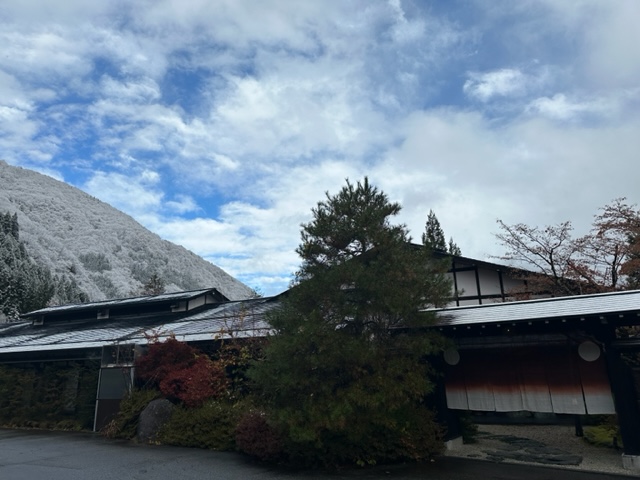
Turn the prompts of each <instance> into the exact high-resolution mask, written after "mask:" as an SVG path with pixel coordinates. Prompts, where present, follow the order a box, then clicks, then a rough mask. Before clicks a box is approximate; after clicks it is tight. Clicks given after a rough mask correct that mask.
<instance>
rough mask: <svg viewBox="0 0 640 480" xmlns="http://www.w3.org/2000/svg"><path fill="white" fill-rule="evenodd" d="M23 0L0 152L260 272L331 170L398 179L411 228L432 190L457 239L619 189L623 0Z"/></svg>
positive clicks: (482, 248) (304, 216)
mask: <svg viewBox="0 0 640 480" xmlns="http://www.w3.org/2000/svg"><path fill="white" fill-rule="evenodd" d="M41 3H42V2H36V1H35V0H23V1H21V2H4V3H3V4H2V5H0V16H2V18H3V19H6V21H5V22H3V23H2V25H0V41H1V42H2V45H3V52H2V55H0V158H5V159H7V160H8V161H10V162H12V163H16V164H22V165H26V166H31V167H36V168H38V169H39V170H40V171H48V172H50V173H51V174H53V175H56V168H59V170H58V175H59V176H60V177H63V178H77V177H76V175H77V174H80V175H89V179H88V180H82V179H81V180H78V181H79V182H82V183H83V187H84V188H85V189H86V190H87V191H89V192H90V193H91V194H93V195H94V196H96V197H98V198H101V199H103V200H105V201H108V202H109V203H111V204H113V205H114V206H116V207H118V208H120V209H122V210H124V211H126V212H127V213H129V214H131V215H133V216H134V217H135V218H136V219H138V220H139V221H141V222H142V223H144V224H145V225H146V226H147V227H149V228H151V229H152V230H154V231H156V232H157V233H159V234H161V235H162V236H163V237H164V238H167V239H170V240H173V241H176V242H178V243H181V244H183V245H186V246H188V247H190V248H192V249H193V250H194V251H196V252H197V253H199V254H201V255H203V256H205V257H206V258H208V259H210V260H212V261H214V263H217V264H219V265H220V266H222V267H223V268H225V269H227V270H228V271H230V272H231V273H234V274H236V275H238V276H240V277H241V278H243V279H247V281H249V280H250V281H251V282H254V281H255V282H257V283H258V284H262V285H268V287H267V288H269V289H276V287H277V286H278V285H279V286H281V287H283V288H284V287H286V285H285V283H286V282H288V279H289V276H290V274H291V272H293V271H295V269H296V267H297V265H298V258H297V256H296V254H295V252H294V250H295V248H296V246H297V244H298V241H299V230H300V223H302V222H306V221H309V219H310V216H311V208H312V207H313V206H314V205H315V204H316V202H317V201H319V200H323V199H324V193H325V191H329V192H330V193H336V192H337V191H338V190H339V189H340V188H341V187H342V186H343V184H344V179H345V178H347V177H348V178H350V179H351V180H353V181H357V180H360V179H361V178H362V177H363V176H364V175H368V176H369V177H370V179H371V181H372V182H374V183H375V184H376V185H378V186H379V187H380V188H381V189H382V190H384V191H385V192H386V193H388V194H389V196H390V197H391V199H392V200H397V201H400V202H401V203H402V204H403V206H404V209H403V213H402V216H401V218H400V219H399V220H401V221H403V222H406V223H407V224H408V225H409V226H410V228H411V230H412V233H413V236H414V238H416V239H419V237H420V234H421V232H422V229H423V228H424V221H425V220H426V214H427V213H428V211H429V209H430V208H433V209H434V210H435V211H436V214H437V215H438V217H439V219H440V221H441V223H442V224H443V226H444V228H445V233H446V234H447V235H448V236H449V235H452V236H454V238H455V240H456V241H457V242H458V243H459V244H460V246H461V247H462V249H463V253H465V254H469V255H471V256H479V257H483V256H484V255H485V254H486V253H489V252H490V251H492V250H493V251H494V252H495V248H496V246H495V241H494V239H493V237H492V236H491V232H492V231H495V223H494V221H495V218H497V217H500V218H503V219H505V221H509V222H520V221H523V222H529V223H538V224H542V223H553V222H555V221H561V220H565V219H576V218H580V219H582V220H583V221H588V220H590V215H591V214H592V213H593V212H594V211H595V209H596V208H597V207H598V206H600V205H602V204H604V203H606V202H608V201H609V200H611V199H612V198H615V197H618V196H622V195H627V196H629V197H630V199H631V201H640V198H637V195H636V198H634V195H635V190H634V189H633V188H634V186H633V179H634V178H637V176H638V174H640V172H638V171H637V168H638V167H636V163H637V162H636V159H635V158H634V154H635V152H637V151H638V140H637V139H636V138H637V134H635V132H636V131H637V129H638V124H639V122H640V121H639V114H638V112H639V111H640V109H639V108H638V107H640V94H639V90H638V87H637V85H640V80H639V79H640V69H639V67H638V65H640V62H639V60H638V55H639V53H638V49H637V48H635V45H636V44H638V43H640V39H638V35H640V33H638V32H640V30H639V29H637V28H635V26H634V24H633V21H634V19H635V18H636V17H638V15H637V10H638V8H639V7H638V3H637V2H634V1H633V0H631V1H627V0H620V1H616V2H599V1H595V0H579V1H577V2H557V1H554V0H545V1H542V2H518V3H514V2H509V1H501V2H495V3H494V2H491V3H490V4H489V3H488V2H477V3H475V4H473V3H472V4H471V6H470V7H469V8H466V7H465V8H464V9H461V10H456V9H455V8H451V9H449V7H448V6H447V7H445V6H441V7H438V8H437V9H435V8H428V9H427V8H424V6H423V5H422V4H421V3H420V2H414V3H406V2H400V1H398V0H391V1H389V2H383V1H379V2H370V1H366V0H365V1H358V0H356V1H355V2H340V1H336V2H298V1H295V0H273V1H269V2H257V3H256V2H254V3H246V2H237V1H232V0H216V1H215V2H210V1H205V0H159V1H155V0H154V1H150V0H143V1H141V2H131V1H128V0H116V1H115V2H110V3H109V4H106V3H105V4H102V3H96V2H93V3H92V2H84V1H75V0H66V1H64V2H57V3H56V4H55V6H52V5H53V4H52V5H48V4H47V5H40V4H41ZM447 5H449V4H448V3H447ZM441 9H444V10H441ZM440 11H443V12H444V13H442V14H438V13H435V12H440ZM635 39H638V41H634V40H635ZM461 83H462V84H463V86H462V88H461ZM496 112H497V113H498V115H496ZM78 172H80V173H78ZM93 172H95V173H93ZM620 172H624V173H620ZM80 178H82V177H80ZM194 215H196V216H197V218H193V217H194ZM285 279H286V281H285ZM250 284H251V285H252V286H258V285H256V284H255V283H250Z"/></svg>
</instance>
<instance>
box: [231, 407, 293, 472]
mask: <svg viewBox="0 0 640 480" xmlns="http://www.w3.org/2000/svg"><path fill="white" fill-rule="evenodd" d="M236 447H237V448H238V450H240V451H241V452H243V453H246V454H248V455H251V456H252V457H257V458H259V459H260V460H263V461H274V460H278V459H279V458H281V457H282V455H283V452H284V443H283V441H282V437H281V436H280V434H279V432H278V431H277V430H276V429H275V428H273V427H272V426H271V425H269V423H268V422H267V419H266V417H265V415H264V414H262V413H259V412H248V413H246V414H245V415H244V416H243V417H242V418H241V419H240V421H239V422H238V426H237V427H236Z"/></svg>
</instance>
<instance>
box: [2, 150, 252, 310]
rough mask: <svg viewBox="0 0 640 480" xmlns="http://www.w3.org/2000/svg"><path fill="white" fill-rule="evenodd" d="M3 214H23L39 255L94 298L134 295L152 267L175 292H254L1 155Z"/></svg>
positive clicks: (234, 295) (29, 244)
mask: <svg viewBox="0 0 640 480" xmlns="http://www.w3.org/2000/svg"><path fill="white" fill-rule="evenodd" d="M0 214H4V215H6V214H9V215H11V216H15V215H16V214H17V217H16V218H17V222H18V224H19V233H20V241H21V242H23V243H24V245H25V248H26V250H27V252H28V254H29V256H30V257H31V258H32V259H33V260H34V261H35V263H37V264H38V265H39V266H41V267H45V268H48V269H49V270H50V271H51V274H52V275H55V276H58V277H59V278H65V279H67V281H69V282H74V283H75V284H77V286H78V288H79V289H80V290H81V291H82V292H84V293H85V294H86V296H87V298H88V299H89V300H92V301H94V300H105V299H112V298H122V297H127V296H131V294H132V293H135V292H139V291H140V290H141V288H142V286H143V285H144V284H145V283H146V282H148V281H149V279H150V278H151V277H152V276H153V275H154V274H155V275H157V276H158V277H160V278H161V279H162V280H163V281H164V283H165V285H166V290H167V291H169V292H171V291H180V290H192V289H197V288H208V287H215V288H217V289H218V290H220V291H221V292H222V293H223V294H224V295H226V296H227V297H229V298H230V299H234V300H235V299H242V298H248V297H251V296H252V295H253V294H254V292H253V291H252V290H251V289H250V288H249V287H247V286H246V285H244V284H243V283H241V282H239V281H238V280H236V279H235V278H233V277H231V276H230V275H229V274H227V273H226V272H224V271H223V270H222V269H220V268H218V267H216V266H215V265H213V264H211V263H210V262H208V261H206V260H204V259H203V258H201V257H199V256H197V255H195V254H194V253H192V252H190V251H188V250H187V249H185V248H183V247H181V246H178V245H175V244H173V243H171V242H168V241H166V240H162V239H161V238H160V237H159V236H158V235H156V234H154V233H152V232H150V231H149V230H147V229H146V228H144V227H143V226H142V225H140V224H139V223H137V222H136V221H135V220H134V219H133V218H131V217H129V216H128V215H126V214H124V213H122V212H120V211H118V210H116V209H114V208H113V207H111V206H109V205H107V204H106V203H104V202H101V201H99V200H97V199H96V198H94V197H91V196H90V195H87V194H86V193H84V192H82V191H81V190H79V189H77V188H74V187H72V186H70V185H68V184H66V183H63V182H60V181H57V180H55V179H53V178H51V177H48V176H45V175H41V174H39V173H37V172H34V171H31V170H27V169H23V168H19V167H13V166H10V165H8V164H7V163H6V162H3V161H1V160H0ZM212 241H214V240H213V239H212Z"/></svg>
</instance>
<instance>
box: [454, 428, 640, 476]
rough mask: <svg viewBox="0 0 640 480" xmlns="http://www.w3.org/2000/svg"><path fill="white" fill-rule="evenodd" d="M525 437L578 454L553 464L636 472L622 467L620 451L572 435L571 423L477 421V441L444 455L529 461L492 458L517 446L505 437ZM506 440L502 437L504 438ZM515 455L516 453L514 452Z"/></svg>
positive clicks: (506, 460)
mask: <svg viewBox="0 0 640 480" xmlns="http://www.w3.org/2000/svg"><path fill="white" fill-rule="evenodd" d="M514 437H517V438H516V439H515V440H516V442H515V443H516V444H517V443H518V439H528V440H531V441H533V442H534V443H535V442H539V443H541V444H544V446H546V447H548V448H549V449H550V450H553V449H557V450H560V451H562V452H564V453H566V454H569V455H574V456H575V455H578V456H580V457H582V461H581V462H580V463H579V464H578V465H554V467H557V468H567V469H572V470H585V471H593V472H603V473H617V474H622V475H631V476H635V475H640V472H633V471H630V470H625V469H624V468H622V451H621V450H614V449H613V448H603V447H595V446H593V445H590V444H588V443H587V442H585V441H584V439H583V438H580V437H576V435H575V429H574V427H573V426H562V425H479V434H478V441H477V443H473V444H465V445H458V446H456V447H454V448H453V449H451V450H448V451H447V452H446V454H445V455H447V456H451V457H466V458H474V459H486V460H490V461H503V462H508V463H529V464H532V465H539V463H536V462H526V461H525V462H523V461H519V460H515V459H509V458H504V459H502V458H500V459H498V460H496V456H495V453H496V452H497V451H503V452H504V451H507V452H508V451H509V450H511V451H513V450H517V449H518V447H517V446H514V445H513V442H510V441H509V440H514ZM505 440H506V441H505ZM516 456H517V455H516Z"/></svg>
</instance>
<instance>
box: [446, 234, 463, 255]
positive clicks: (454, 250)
mask: <svg viewBox="0 0 640 480" xmlns="http://www.w3.org/2000/svg"><path fill="white" fill-rule="evenodd" d="M448 251H449V253H450V254H451V255H455V256H458V257H459V256H460V255H462V251H461V250H460V247H459V246H458V244H457V243H455V242H454V241H453V237H450V238H449V247H448Z"/></svg>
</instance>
